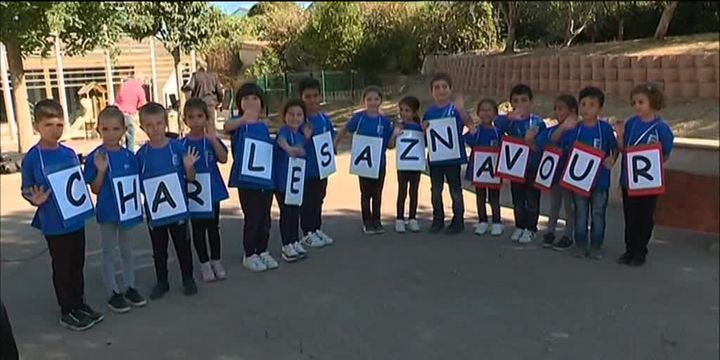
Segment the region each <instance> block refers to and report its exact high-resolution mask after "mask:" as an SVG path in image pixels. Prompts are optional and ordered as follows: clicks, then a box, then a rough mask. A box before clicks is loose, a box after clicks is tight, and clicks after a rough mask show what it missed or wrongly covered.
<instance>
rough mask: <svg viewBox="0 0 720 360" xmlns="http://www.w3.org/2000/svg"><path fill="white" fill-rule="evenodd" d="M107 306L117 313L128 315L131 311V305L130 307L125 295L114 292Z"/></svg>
mask: <svg viewBox="0 0 720 360" xmlns="http://www.w3.org/2000/svg"><path fill="white" fill-rule="evenodd" d="M107 306H108V307H109V308H110V310H112V311H114V312H116V313H126V312H128V311H130V305H128V303H127V301H125V298H124V297H123V295H122V294H118V293H116V292H114V291H113V294H112V296H111V297H110V299H109V300H108V302H107Z"/></svg>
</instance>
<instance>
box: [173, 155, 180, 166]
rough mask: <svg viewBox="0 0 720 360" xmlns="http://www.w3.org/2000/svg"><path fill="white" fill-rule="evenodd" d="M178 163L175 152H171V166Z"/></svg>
mask: <svg viewBox="0 0 720 360" xmlns="http://www.w3.org/2000/svg"><path fill="white" fill-rule="evenodd" d="M178 163H179V162H178V157H177V154H173V155H172V164H173V166H177V165H178Z"/></svg>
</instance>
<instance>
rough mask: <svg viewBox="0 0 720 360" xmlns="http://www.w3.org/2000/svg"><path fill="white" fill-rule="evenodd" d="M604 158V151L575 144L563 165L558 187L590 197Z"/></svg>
mask: <svg viewBox="0 0 720 360" xmlns="http://www.w3.org/2000/svg"><path fill="white" fill-rule="evenodd" d="M604 157H605V152H604V151H602V150H598V149H596V148H594V147H590V146H587V145H585V144H581V143H578V142H576V143H575V146H574V147H573V149H572V151H571V152H570V156H569V157H568V159H567V164H565V171H563V176H562V178H560V186H562V187H564V188H566V189H568V190H570V191H572V192H574V193H576V194H578V195H581V196H584V197H590V191H591V190H592V187H593V186H594V185H595V180H596V179H597V176H598V174H599V173H600V166H603V165H602V162H603V158H604Z"/></svg>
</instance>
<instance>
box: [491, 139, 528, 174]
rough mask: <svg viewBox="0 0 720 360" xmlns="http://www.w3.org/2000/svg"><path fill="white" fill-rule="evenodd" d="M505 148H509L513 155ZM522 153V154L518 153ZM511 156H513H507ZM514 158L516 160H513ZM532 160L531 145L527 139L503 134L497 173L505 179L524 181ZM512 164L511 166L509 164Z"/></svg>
mask: <svg viewBox="0 0 720 360" xmlns="http://www.w3.org/2000/svg"><path fill="white" fill-rule="evenodd" d="M505 149H509V152H510V153H512V154H513V155H512V156H511V155H510V154H509V153H508V152H507V151H505ZM518 153H520V155H517V157H515V156H516V154H518ZM508 156H511V158H509V159H508V158H507V157H508ZM513 160H514V161H513ZM529 162H530V145H528V144H526V143H525V141H523V140H521V139H518V138H514V137H511V136H507V135H506V136H503V138H502V142H500V154H499V156H498V163H497V168H496V170H495V174H496V175H497V176H499V177H501V178H503V179H508V180H510V181H513V182H519V183H524V182H525V172H526V171H527V167H528V163H529ZM508 165H510V166H508Z"/></svg>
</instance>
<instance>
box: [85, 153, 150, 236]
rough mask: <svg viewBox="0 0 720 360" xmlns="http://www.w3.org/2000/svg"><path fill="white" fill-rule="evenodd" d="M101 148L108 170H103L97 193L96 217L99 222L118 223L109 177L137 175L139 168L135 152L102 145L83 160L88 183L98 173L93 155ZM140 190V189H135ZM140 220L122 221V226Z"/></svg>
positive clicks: (117, 210) (90, 182)
mask: <svg viewBox="0 0 720 360" xmlns="http://www.w3.org/2000/svg"><path fill="white" fill-rule="evenodd" d="M100 149H102V150H103V151H105V153H106V154H107V159H108V164H109V165H108V170H107V171H106V172H105V180H103V184H102V187H100V193H98V195H97V205H96V207H97V209H96V219H97V222H98V223H100V224H109V223H115V224H117V223H119V222H120V215H119V209H118V207H117V203H116V202H115V193H114V191H113V188H112V187H113V184H112V180H111V179H110V177H111V176H112V177H116V178H117V177H122V176H132V175H138V174H139V169H138V164H137V159H136V158H135V154H133V153H132V152H130V150H128V149H126V148H124V147H121V148H120V149H118V150H115V151H112V150H108V149H106V148H105V147H104V146H103V145H100V146H98V147H96V148H95V149H94V150H93V151H91V152H90V154H88V156H87V158H86V160H85V171H84V174H83V175H84V176H85V181H86V182H87V183H88V184H92V183H93V182H95V179H96V178H97V175H98V170H97V167H96V166H95V155H97V152H98V150H100ZM137 190H138V191H140V189H137ZM141 221H142V218H137V219H136V220H133V221H131V222H127V223H124V224H123V225H124V226H131V225H135V224H137V223H139V222H141Z"/></svg>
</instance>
